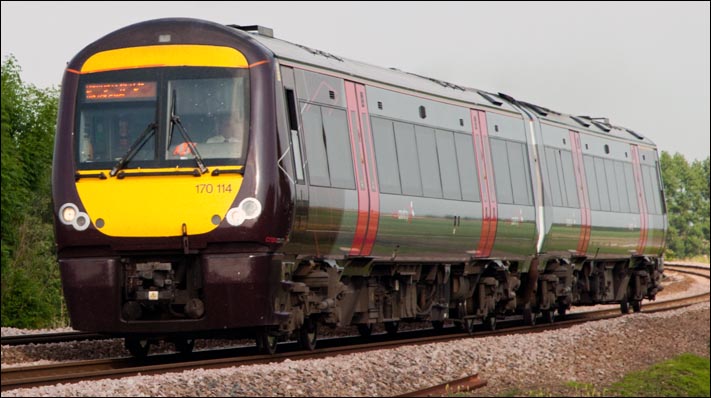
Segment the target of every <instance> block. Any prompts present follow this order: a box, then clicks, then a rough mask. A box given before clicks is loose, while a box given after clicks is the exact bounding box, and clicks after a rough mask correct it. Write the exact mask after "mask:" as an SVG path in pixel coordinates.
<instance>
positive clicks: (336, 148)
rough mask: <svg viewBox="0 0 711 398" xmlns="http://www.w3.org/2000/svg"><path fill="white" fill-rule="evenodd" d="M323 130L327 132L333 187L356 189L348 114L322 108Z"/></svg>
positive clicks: (327, 150) (329, 168) (329, 166)
mask: <svg viewBox="0 0 711 398" xmlns="http://www.w3.org/2000/svg"><path fill="white" fill-rule="evenodd" d="M321 115H322V116H323V128H324V131H325V132H326V154H327V155H328V170H329V174H330V176H331V186H332V187H334V188H346V189H355V179H354V176H353V156H351V141H350V138H349V135H348V120H347V119H346V112H345V111H343V110H340V109H333V108H329V107H325V106H324V107H322V108H321Z"/></svg>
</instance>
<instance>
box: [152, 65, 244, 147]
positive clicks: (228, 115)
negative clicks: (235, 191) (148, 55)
mask: <svg viewBox="0 0 711 398" xmlns="http://www.w3.org/2000/svg"><path fill="white" fill-rule="evenodd" d="M168 93H169V96H168V98H169V103H168V106H169V109H171V110H172V109H175V114H176V115H177V116H179V117H180V121H181V123H182V125H183V127H184V128H185V130H186V131H187V133H188V135H189V137H190V139H192V140H193V142H194V143H196V144H197V149H198V152H200V156H202V158H203V159H214V158H244V152H245V151H246V141H247V130H248V128H249V124H248V114H249V101H247V98H248V94H247V87H246V80H245V79H244V78H216V79H184V80H172V81H170V82H168ZM173 101H175V104H173ZM169 118H170V112H169V113H168V115H167V120H166V125H167V126H170V119H169ZM178 129H179V127H177V126H174V127H173V131H172V135H170V132H168V135H169V136H170V137H169V138H170V139H168V138H166V142H167V145H166V153H167V157H168V158H175V157H178V156H181V153H180V152H179V151H177V152H176V150H175V148H176V147H178V146H180V145H181V144H182V143H183V142H185V139H184V137H183V136H182V134H181V133H180V131H179V130H178ZM183 157H184V156H183Z"/></svg>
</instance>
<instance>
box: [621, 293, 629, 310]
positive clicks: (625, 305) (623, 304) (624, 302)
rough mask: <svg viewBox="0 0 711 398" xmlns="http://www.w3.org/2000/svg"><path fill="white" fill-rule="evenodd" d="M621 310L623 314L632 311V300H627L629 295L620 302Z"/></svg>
mask: <svg viewBox="0 0 711 398" xmlns="http://www.w3.org/2000/svg"><path fill="white" fill-rule="evenodd" d="M620 312H621V313H623V314H629V313H630V302H629V301H627V297H625V298H624V299H622V302H621V303H620Z"/></svg>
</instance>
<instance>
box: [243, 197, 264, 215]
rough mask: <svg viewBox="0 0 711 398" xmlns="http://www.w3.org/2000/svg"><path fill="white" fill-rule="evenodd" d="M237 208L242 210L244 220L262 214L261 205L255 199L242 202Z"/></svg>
mask: <svg viewBox="0 0 711 398" xmlns="http://www.w3.org/2000/svg"><path fill="white" fill-rule="evenodd" d="M239 207H240V208H242V210H244V218H246V219H247V220H251V219H254V218H257V217H259V215H260V214H261V213H262V204H261V203H259V201H258V200H257V199H255V198H247V199H245V200H243V201H242V203H240V204H239Z"/></svg>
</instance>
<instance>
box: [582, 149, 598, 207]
mask: <svg viewBox="0 0 711 398" xmlns="http://www.w3.org/2000/svg"><path fill="white" fill-rule="evenodd" d="M583 163H584V164H585V180H586V182H587V183H588V197H589V198H590V209H592V210H601V208H600V191H599V190H598V189H597V177H596V176H595V162H594V161H593V158H592V157H591V156H588V155H583Z"/></svg>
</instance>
